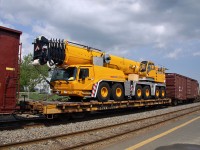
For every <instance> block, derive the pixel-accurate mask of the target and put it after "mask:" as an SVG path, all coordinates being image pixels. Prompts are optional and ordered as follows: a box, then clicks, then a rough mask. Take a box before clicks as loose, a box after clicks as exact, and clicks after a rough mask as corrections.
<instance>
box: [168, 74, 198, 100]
mask: <svg viewBox="0 0 200 150" xmlns="http://www.w3.org/2000/svg"><path fill="white" fill-rule="evenodd" d="M198 90H199V83H198V81H197V80H194V79H191V78H188V77H185V76H183V75H180V74H176V73H166V96H167V97H169V98H172V99H173V100H180V101H182V100H193V99H195V98H196V97H197V96H198Z"/></svg>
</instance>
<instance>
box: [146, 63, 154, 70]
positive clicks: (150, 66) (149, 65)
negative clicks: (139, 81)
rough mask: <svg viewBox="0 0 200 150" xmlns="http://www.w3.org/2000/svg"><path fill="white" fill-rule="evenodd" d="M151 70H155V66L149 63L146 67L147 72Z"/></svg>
mask: <svg viewBox="0 0 200 150" xmlns="http://www.w3.org/2000/svg"><path fill="white" fill-rule="evenodd" d="M151 70H155V66H154V64H153V63H149V64H148V67H147V72H150V71H151Z"/></svg>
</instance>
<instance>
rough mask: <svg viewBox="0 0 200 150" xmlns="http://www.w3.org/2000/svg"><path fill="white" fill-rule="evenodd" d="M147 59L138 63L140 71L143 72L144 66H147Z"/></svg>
mask: <svg viewBox="0 0 200 150" xmlns="http://www.w3.org/2000/svg"><path fill="white" fill-rule="evenodd" d="M147 63H148V62H147V61H142V62H141V64H140V71H141V72H145V71H146V68H147Z"/></svg>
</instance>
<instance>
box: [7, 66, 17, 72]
mask: <svg viewBox="0 0 200 150" xmlns="http://www.w3.org/2000/svg"><path fill="white" fill-rule="evenodd" d="M6 70H9V71H14V70H15V68H11V67H6Z"/></svg>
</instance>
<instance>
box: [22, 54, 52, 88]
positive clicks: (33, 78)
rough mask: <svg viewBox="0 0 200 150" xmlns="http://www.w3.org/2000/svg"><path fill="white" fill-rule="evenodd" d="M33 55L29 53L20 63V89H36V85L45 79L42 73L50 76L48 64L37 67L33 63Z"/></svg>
mask: <svg viewBox="0 0 200 150" xmlns="http://www.w3.org/2000/svg"><path fill="white" fill-rule="evenodd" d="M32 58H33V56H32V54H28V55H26V56H24V57H23V60H22V63H21V65H20V87H21V88H20V90H21V91H24V90H26V89H27V88H29V90H30V91H34V87H35V86H36V85H37V84H38V83H40V82H41V81H42V80H43V77H42V75H44V76H45V77H47V76H48V66H47V65H43V66H37V69H38V70H39V71H40V72H41V73H42V75H41V74H40V72H38V70H37V69H36V68H35V66H33V65H32V64H31V60H32Z"/></svg>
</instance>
